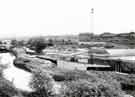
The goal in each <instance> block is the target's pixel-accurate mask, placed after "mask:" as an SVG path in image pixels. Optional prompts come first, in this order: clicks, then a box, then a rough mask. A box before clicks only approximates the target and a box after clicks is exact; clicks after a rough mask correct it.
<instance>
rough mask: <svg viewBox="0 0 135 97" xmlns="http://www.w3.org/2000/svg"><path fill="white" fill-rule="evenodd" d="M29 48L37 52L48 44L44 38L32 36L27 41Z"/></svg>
mask: <svg viewBox="0 0 135 97" xmlns="http://www.w3.org/2000/svg"><path fill="white" fill-rule="evenodd" d="M28 45H29V48H31V49H33V50H35V51H36V52H37V53H42V50H43V49H45V48H46V47H47V46H48V43H47V42H45V40H44V38H42V37H39V38H33V39H30V40H29V41H28Z"/></svg>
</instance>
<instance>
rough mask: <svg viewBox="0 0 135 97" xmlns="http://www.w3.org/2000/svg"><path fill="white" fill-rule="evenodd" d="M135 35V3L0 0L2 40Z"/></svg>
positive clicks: (122, 0) (114, 0)
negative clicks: (50, 36)
mask: <svg viewBox="0 0 135 97" xmlns="http://www.w3.org/2000/svg"><path fill="white" fill-rule="evenodd" d="M91 8H94V33H96V34H99V33H102V32H112V33H123V32H129V31H135V0H0V37H13V36H16V37H18V36H35V35H61V34H78V33H79V32H90V31H91V29H90V24H91V23H90V22H91V19H90V11H91Z"/></svg>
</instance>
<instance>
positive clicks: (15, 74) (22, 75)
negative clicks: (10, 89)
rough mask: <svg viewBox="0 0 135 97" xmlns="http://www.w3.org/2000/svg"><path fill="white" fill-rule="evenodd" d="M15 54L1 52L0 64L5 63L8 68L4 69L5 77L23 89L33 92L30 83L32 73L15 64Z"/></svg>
mask: <svg viewBox="0 0 135 97" xmlns="http://www.w3.org/2000/svg"><path fill="white" fill-rule="evenodd" d="M14 59H15V56H13V55H11V54H10V53H2V54H0V64H1V65H5V66H6V69H4V70H3V77H4V78H5V79H6V80H8V81H10V82H12V83H13V85H14V86H15V87H16V88H17V89H19V90H22V91H27V92H32V91H33V90H32V89H31V88H30V86H29V83H30V81H31V79H32V74H31V73H29V72H26V71H24V70H22V69H19V68H16V67H15V66H14V65H13V60H14Z"/></svg>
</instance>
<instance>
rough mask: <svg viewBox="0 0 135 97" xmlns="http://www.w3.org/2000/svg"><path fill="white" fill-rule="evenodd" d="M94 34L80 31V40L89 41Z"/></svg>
mask: <svg viewBox="0 0 135 97" xmlns="http://www.w3.org/2000/svg"><path fill="white" fill-rule="evenodd" d="M93 36H94V35H93V33H89V32H87V33H80V34H79V36H78V37H79V41H80V42H89V41H91V40H92V39H93Z"/></svg>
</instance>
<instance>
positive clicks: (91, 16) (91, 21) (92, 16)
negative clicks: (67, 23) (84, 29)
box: [90, 8, 94, 33]
mask: <svg viewBox="0 0 135 97" xmlns="http://www.w3.org/2000/svg"><path fill="white" fill-rule="evenodd" d="M90 33H94V8H92V9H91V12H90Z"/></svg>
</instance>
